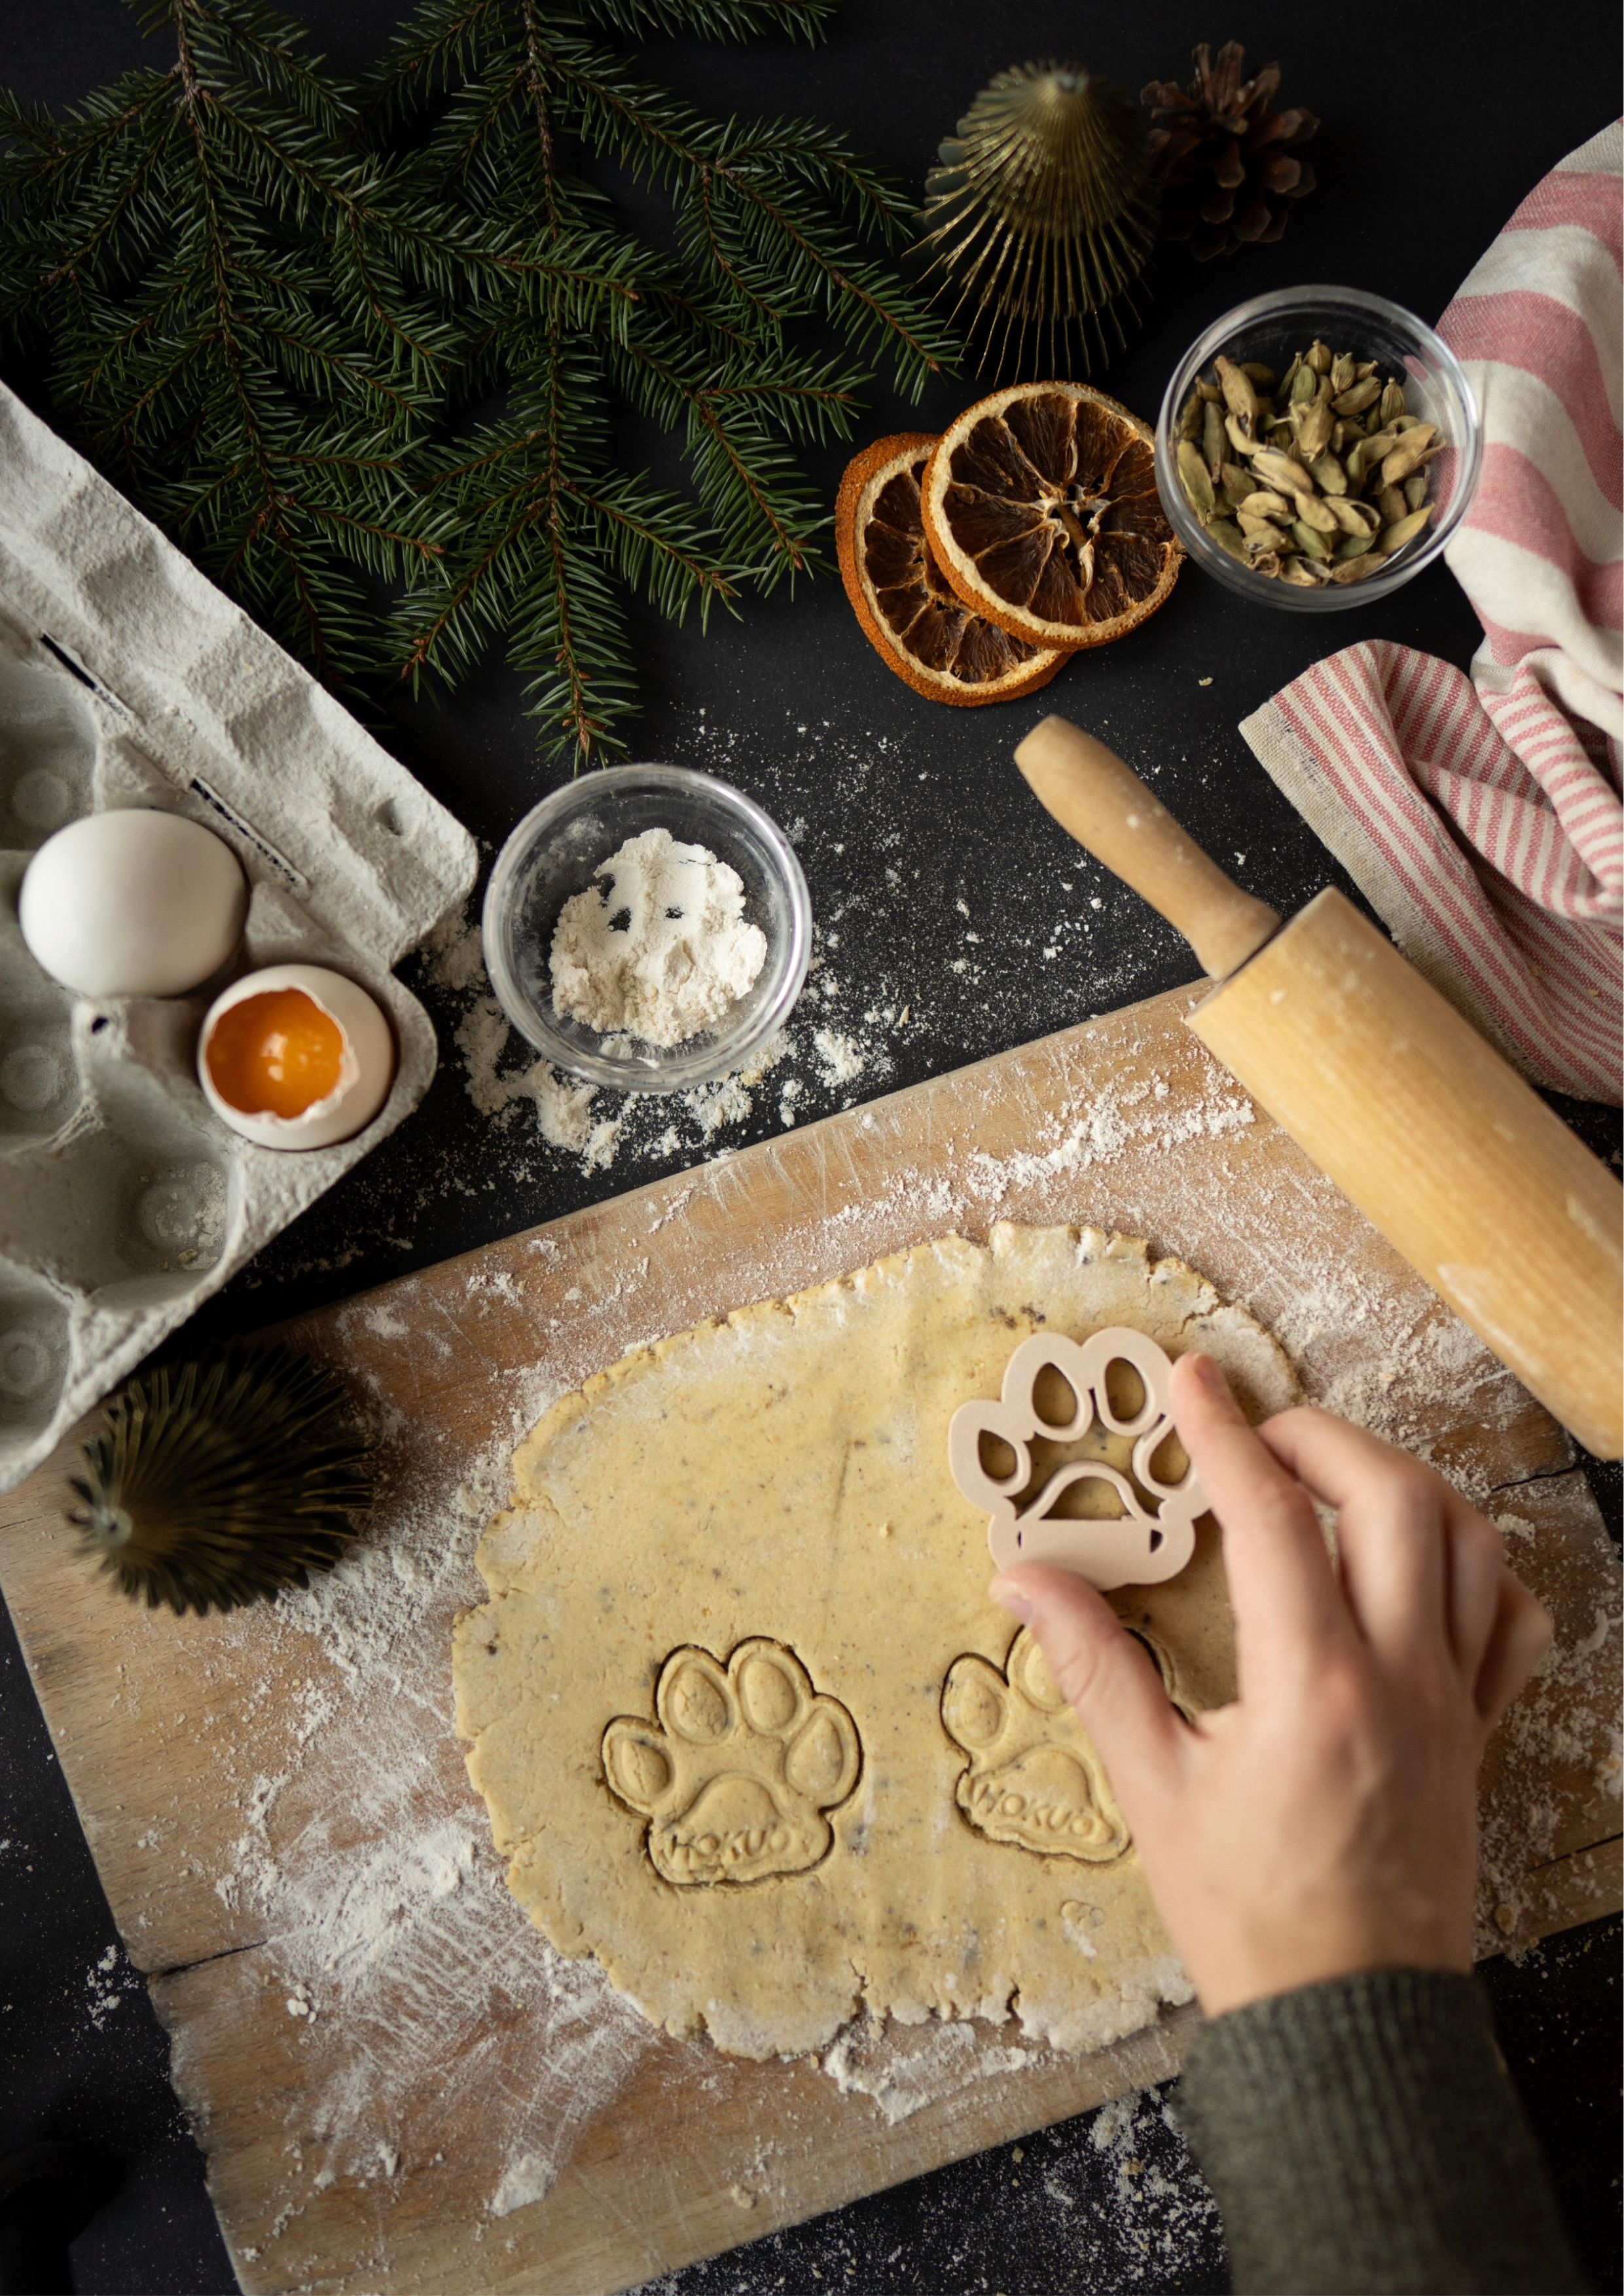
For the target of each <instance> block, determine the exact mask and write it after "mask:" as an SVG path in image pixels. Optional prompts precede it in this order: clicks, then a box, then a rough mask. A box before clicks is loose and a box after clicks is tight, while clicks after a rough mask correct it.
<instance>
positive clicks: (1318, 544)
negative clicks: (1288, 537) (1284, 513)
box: [1292, 518, 1331, 558]
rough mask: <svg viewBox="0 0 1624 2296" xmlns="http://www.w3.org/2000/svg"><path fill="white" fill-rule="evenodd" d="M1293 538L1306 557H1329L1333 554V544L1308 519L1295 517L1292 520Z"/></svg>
mask: <svg viewBox="0 0 1624 2296" xmlns="http://www.w3.org/2000/svg"><path fill="white" fill-rule="evenodd" d="M1292 540H1293V541H1294V542H1295V543H1296V545H1297V547H1298V548H1299V550H1300V551H1301V552H1302V553H1303V555H1304V557H1305V558H1329V557H1330V555H1331V545H1330V544H1329V543H1328V542H1327V541H1326V539H1325V536H1324V535H1323V534H1322V533H1321V532H1320V531H1319V529H1318V528H1317V527H1315V526H1310V525H1309V524H1308V521H1307V520H1306V519H1300V518H1294V519H1293V520H1292Z"/></svg>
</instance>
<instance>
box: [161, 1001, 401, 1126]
mask: <svg viewBox="0 0 1624 2296" xmlns="http://www.w3.org/2000/svg"><path fill="white" fill-rule="evenodd" d="M289 990H292V991H296V992H298V994H299V996H303V997H308V999H309V1002H310V1003H311V1004H312V1005H315V1006H316V1013H317V1014H318V1015H320V1016H321V1018H320V1020H315V1019H314V1016H311V1015H308V1014H307V1015H306V1019H307V1021H313V1022H314V1035H309V1034H307V1035H306V1039H305V1041H306V1046H307V1048H310V1047H314V1049H315V1050H316V1053H317V1054H320V1053H321V1052H322V1051H323V1049H324V1046H325V1045H326V1043H327V1041H328V1039H327V1031H326V1030H325V1029H324V1028H323V1026H322V1022H323V1021H326V1022H330V1023H331V1024H332V1027H334V1028H336V1029H337V1031H338V1037H339V1043H338V1046H337V1059H336V1062H335V1063H334V1069H335V1073H333V1075H332V1083H331V1086H330V1087H329V1088H328V1089H326V1090H324V1091H323V1090H320V1089H319V1087H320V1086H321V1085H322V1084H323V1083H324V1082H325V1081H326V1074H327V1071H326V1070H323V1068H322V1067H321V1064H320V1061H319V1059H318V1060H316V1061H315V1062H312V1063H310V1064H309V1067H308V1073H313V1074H314V1075H315V1077H316V1086H317V1089H318V1096H317V1097H316V1098H315V1099H313V1100H311V1101H310V1102H309V1103H308V1104H307V1105H305V1106H304V1107H302V1108H300V1109H299V1110H298V1111H296V1112H292V1113H287V1114H278V1113H277V1111H276V1110H275V1108H274V1107H273V1106H271V1105H269V1104H268V1103H269V1102H270V1101H271V1100H272V1099H274V1098H275V1097H278V1096H283V1097H294V1098H296V1097H297V1095H298V1090H299V1072H300V1046H299V1042H298V1041H290V1037H292V1038H293V1039H297V1038H298V1037H299V1035H300V1033H301V1032H300V1031H299V1029H298V1027H297V1026H295V1027H294V1028H293V1029H291V1031H290V1029H288V1027H287V1026H286V1022H287V1020H288V1018H289V1013H288V1008H287V1006H286V1005H283V1009H282V1011H281V1012H280V1013H278V1012H277V1011H276V1010H275V1009H274V1008H273V1009H272V1010H269V1011H267V1012H266V1013H260V1014H257V1015H256V1014H250V1013H243V1014H242V1019H241V1021H239V1022H238V1023H237V1024H236V1027H235V1028H233V1027H232V1026H231V1025H230V1022H229V1019H228V1016H229V1015H230V1014H231V1013H234V1012H239V1011H240V1009H241V1008H242V1006H243V1005H249V1004H250V1003H252V1001H253V1000H254V999H255V998H257V997H267V998H268V997H273V996H274V997H277V998H279V999H281V998H283V996H285V993H286V992H287V991H289ZM291 1017H292V1019H293V1021H295V1023H297V1021H298V1007H297V1006H295V1007H294V1008H293V1010H292V1015H291ZM222 1022H226V1028H225V1029H222V1025H221V1024H222ZM211 1054H212V1055H213V1059H212V1061H211V1058H210V1055H211ZM197 1074H198V1082H199V1083H200V1084H201V1086H202V1087H203V1096H204V1098H205V1099H206V1100H207V1101H208V1103H209V1107H210V1108H212V1109H213V1111H214V1112H215V1114H216V1115H217V1117H218V1118H219V1119H220V1120H221V1122H222V1123H224V1124H228V1125H230V1127H231V1128H232V1130H233V1131H234V1132H240V1133H241V1134H242V1137H243V1139H245V1140H251V1141H253V1142H254V1144H255V1145H256V1146H257V1147H260V1148H330V1147H332V1144H333V1143H334V1142H335V1141H338V1140H348V1139H349V1138H350V1137H351V1136H352V1135H354V1134H355V1133H357V1132H359V1131H360V1130H361V1129H362V1128H363V1127H365V1125H368V1124H370V1123H371V1122H372V1120H373V1117H374V1116H376V1114H377V1113H378V1111H379V1110H380V1109H381V1107H382V1105H383V1103H384V1102H385V1101H386V1100H387V1099H388V1098H389V1095H390V1085H391V1084H392V1083H393V1082H394V1078H395V1040H394V1037H392V1036H391V1035H390V1024H389V1022H388V1021H386V1020H385V1019H384V1017H383V1013H382V1012H381V1010H380V1008H379V1006H378V1004H377V1002H376V1000H375V999H374V998H373V997H372V996H368V994H367V992H366V990H365V988H361V987H360V986H359V985H358V984H357V982H356V981H353V980H349V979H347V978H346V977H345V975H344V974H343V973H341V972H330V971H329V970H328V968H327V967H326V966H325V965H324V964H269V965H267V966H266V967H265V968H264V970H263V971H261V972H250V973H247V974H245V975H244V977H243V978H242V980H234V981H233V982H232V984H231V987H230V988H226V989H223V990H222V991H221V993H220V995H219V996H217V997H216V998H215V1000H214V1003H213V1004H212V1005H210V1006H209V1010H208V1012H207V1013H205V1014H204V1016H203V1026H202V1030H201V1034H200V1036H199V1037H198V1046H197ZM222 1084H224V1085H225V1086H226V1088H227V1089H230V1090H232V1091H234V1092H235V1093H236V1095H237V1096H238V1099H241V1100H242V1101H243V1102H245V1103H246V1102H250V1101H253V1102H258V1105H257V1106H246V1105H244V1106H239V1105H238V1104H237V1101H236V1100H232V1099H227V1097H226V1091H224V1090H222V1088H221V1087H222Z"/></svg>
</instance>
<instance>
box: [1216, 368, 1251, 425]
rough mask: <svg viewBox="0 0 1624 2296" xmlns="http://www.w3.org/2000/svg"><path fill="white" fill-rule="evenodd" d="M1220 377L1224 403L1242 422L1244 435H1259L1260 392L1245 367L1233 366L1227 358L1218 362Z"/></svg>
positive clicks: (1236, 418)
mask: <svg viewBox="0 0 1624 2296" xmlns="http://www.w3.org/2000/svg"><path fill="white" fill-rule="evenodd" d="M1216 364H1217V368H1218V381H1219V383H1220V384H1221V385H1222V387H1223V392H1224V403H1225V405H1226V406H1227V407H1228V409H1229V412H1230V414H1231V415H1232V416H1233V417H1234V420H1235V421H1236V422H1238V423H1239V424H1240V426H1241V430H1242V434H1243V437H1245V438H1248V439H1252V438H1255V437H1256V436H1257V428H1256V426H1257V421H1258V393H1257V389H1256V388H1255V386H1254V385H1253V382H1252V379H1251V375H1249V374H1248V373H1247V372H1246V370H1245V368H1244V367H1240V366H1232V365H1230V363H1229V361H1228V360H1227V359H1226V358H1220V359H1218V361H1217V362H1216Z"/></svg>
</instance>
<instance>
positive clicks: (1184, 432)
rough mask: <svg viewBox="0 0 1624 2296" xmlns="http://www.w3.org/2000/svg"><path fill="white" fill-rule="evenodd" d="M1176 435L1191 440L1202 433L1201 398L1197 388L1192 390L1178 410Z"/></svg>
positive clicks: (1197, 437)
mask: <svg viewBox="0 0 1624 2296" xmlns="http://www.w3.org/2000/svg"><path fill="white" fill-rule="evenodd" d="M1178 435H1179V437H1180V438H1181V439H1191V440H1192V441H1193V440H1195V439H1199V438H1200V437H1201V435H1202V399H1201V393H1200V391H1199V390H1193V391H1192V392H1191V393H1190V396H1189V397H1188V398H1186V399H1185V403H1184V405H1183V406H1181V407H1180V409H1179V411H1178Z"/></svg>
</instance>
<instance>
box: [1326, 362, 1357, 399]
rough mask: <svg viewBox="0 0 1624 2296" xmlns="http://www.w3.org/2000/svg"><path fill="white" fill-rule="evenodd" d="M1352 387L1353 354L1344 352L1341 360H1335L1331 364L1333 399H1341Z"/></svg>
mask: <svg viewBox="0 0 1624 2296" xmlns="http://www.w3.org/2000/svg"><path fill="white" fill-rule="evenodd" d="M1352 385H1353V353H1352V352H1351V351H1343V352H1342V354H1341V357H1339V358H1334V359H1333V360H1332V362H1331V395H1332V397H1333V398H1340V397H1341V393H1342V392H1343V391H1344V390H1348V389H1351V388H1352Z"/></svg>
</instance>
